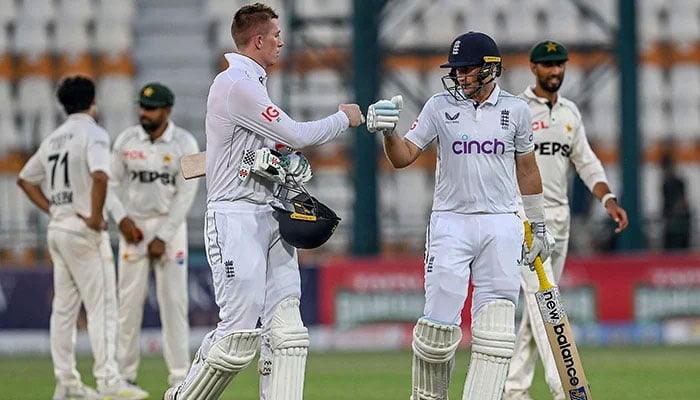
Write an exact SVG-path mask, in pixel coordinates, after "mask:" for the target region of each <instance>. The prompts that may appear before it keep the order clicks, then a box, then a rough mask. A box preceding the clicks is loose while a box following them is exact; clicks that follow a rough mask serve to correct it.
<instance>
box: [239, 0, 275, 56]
mask: <svg viewBox="0 0 700 400" xmlns="http://www.w3.org/2000/svg"><path fill="white" fill-rule="evenodd" d="M277 18H279V16H278V15H277V13H276V12H275V10H273V9H272V7H270V6H268V5H266V4H263V3H255V4H248V5H247V6H243V7H241V8H240V9H239V10H238V11H236V14H235V15H234V16H233V22H232V23H231V37H233V42H234V43H235V44H236V46H238V47H240V46H244V45H246V44H248V43H249V42H250V40H251V39H252V38H253V36H255V35H261V34H264V33H267V29H269V28H268V23H269V22H270V20H273V19H277Z"/></svg>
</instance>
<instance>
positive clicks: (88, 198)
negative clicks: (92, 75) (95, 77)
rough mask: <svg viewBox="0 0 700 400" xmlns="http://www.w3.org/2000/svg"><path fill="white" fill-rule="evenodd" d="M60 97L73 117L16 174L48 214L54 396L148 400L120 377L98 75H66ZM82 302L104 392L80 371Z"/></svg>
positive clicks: (106, 156) (106, 155)
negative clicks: (87, 382)
mask: <svg viewBox="0 0 700 400" xmlns="http://www.w3.org/2000/svg"><path fill="white" fill-rule="evenodd" d="M57 97H58V100H59V102H60V103H61V105H62V106H63V108H64V110H65V112H66V114H68V118H67V119H66V121H65V122H64V123H63V124H62V125H61V126H59V127H58V128H57V129H56V130H55V131H54V132H53V133H51V134H50V135H49V136H48V137H46V139H44V140H43V141H42V143H41V145H40V146H39V149H38V150H37V152H36V153H35V154H34V155H33V156H32V157H31V158H30V159H29V161H27V163H26V165H25V166H24V167H23V168H22V170H21V171H20V173H19V179H18V184H19V186H20V187H21V188H22V189H23V190H24V192H25V193H26V194H27V196H29V199H30V200H31V201H32V202H33V203H34V204H36V205H37V206H38V207H39V208H40V209H41V210H42V211H44V212H47V213H48V214H49V215H50V219H49V226H48V229H47V241H48V247H49V252H50V254H51V260H52V263H53V282H54V298H53V303H52V309H51V322H50V338H51V358H52V359H53V365H54V375H55V377H56V390H55V392H54V396H53V399H54V400H68V399H102V398H103V397H105V396H107V397H109V398H112V399H144V398H146V397H147V396H148V395H147V393H145V392H142V391H140V390H138V388H135V387H133V386H132V385H129V384H127V383H126V382H125V381H124V380H123V379H122V377H121V376H120V374H119V370H118V366H117V360H116V339H117V298H116V287H115V280H116V278H115V270H114V259H113V256H112V248H111V246H110V243H109V235H108V233H107V231H106V229H105V228H106V223H105V220H104V217H103V206H104V202H105V197H106V193H107V181H108V176H109V134H108V133H107V132H106V131H105V130H104V129H102V128H101V127H100V126H99V125H97V123H96V122H95V117H96V115H97V108H96V105H95V86H94V84H93V82H92V80H90V79H89V78H85V77H81V76H72V77H67V78H65V79H64V80H63V81H61V83H60V85H59V87H58V90H57ZM42 182H43V183H44V184H45V185H46V190H47V192H46V194H45V193H44V189H42V186H41V185H42ZM81 305H82V306H84V307H85V310H86V313H87V328H88V336H89V337H90V345H91V348H92V353H93V356H94V359H95V362H94V365H93V370H92V371H93V375H94V376H95V380H96V382H97V388H98V390H99V392H100V393H97V392H96V391H95V390H94V389H92V388H90V387H88V386H86V385H84V384H83V383H82V380H81V377H80V373H78V370H77V369H76V360H75V340H76V339H75V337H76V322H77V319H78V313H79V312H80V307H81Z"/></svg>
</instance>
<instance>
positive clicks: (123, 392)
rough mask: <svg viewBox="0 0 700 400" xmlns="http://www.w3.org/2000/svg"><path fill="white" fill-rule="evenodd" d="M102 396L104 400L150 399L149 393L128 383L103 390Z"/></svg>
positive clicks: (124, 382)
mask: <svg viewBox="0 0 700 400" xmlns="http://www.w3.org/2000/svg"><path fill="white" fill-rule="evenodd" d="M100 394H101V395H102V396H103V399H104V400H144V399H147V398H148V392H147V391H145V390H143V389H141V388H140V387H138V386H136V385H133V384H131V383H129V382H127V381H121V382H119V383H117V384H115V385H112V386H107V387H105V388H102V389H101V390H100Z"/></svg>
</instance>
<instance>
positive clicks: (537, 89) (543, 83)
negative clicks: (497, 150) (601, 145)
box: [505, 40, 628, 400]
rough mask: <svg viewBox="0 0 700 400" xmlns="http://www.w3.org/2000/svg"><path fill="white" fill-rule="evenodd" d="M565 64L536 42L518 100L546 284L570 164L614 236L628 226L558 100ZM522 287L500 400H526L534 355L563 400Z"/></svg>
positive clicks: (526, 275) (555, 254) (531, 278)
mask: <svg viewBox="0 0 700 400" xmlns="http://www.w3.org/2000/svg"><path fill="white" fill-rule="evenodd" d="M568 59H569V57H568V51H567V50H566V47H564V46H563V45H562V44H560V43H557V42H555V41H552V40H545V41H542V42H539V43H537V44H536V45H535V46H533V47H532V49H531V50H530V69H531V71H532V73H533V75H534V76H535V78H536V81H535V86H532V87H528V88H527V89H526V90H525V92H523V93H522V94H521V95H520V97H522V98H523V99H525V101H527V104H528V105H529V106H530V111H531V112H532V129H533V134H534V140H535V157H536V158H537V164H538V165H539V167H540V171H541V174H542V187H543V192H544V204H545V210H546V213H545V214H546V222H547V229H548V230H549V232H551V234H552V236H553V237H554V241H555V245H554V248H553V250H552V256H551V258H550V259H549V260H545V262H544V268H545V272H546V274H547V277H548V279H549V280H550V282H558V281H559V278H561V275H562V272H563V271H564V262H565V261H566V254H567V252H568V248H569V222H570V209H569V199H568V186H569V185H568V182H569V177H568V171H569V167H570V165H571V164H573V166H574V168H575V169H576V172H577V173H578V175H579V176H580V177H581V179H582V180H583V182H584V183H585V184H586V186H587V187H588V189H589V190H590V191H591V193H593V196H595V198H596V199H598V200H600V202H601V203H602V205H603V206H604V207H605V208H606V210H607V212H608V214H609V215H610V217H611V218H612V219H613V220H614V221H615V222H616V223H617V228H616V229H615V233H619V232H622V230H623V229H625V228H626V227H627V224H628V221H627V213H626V212H625V210H624V209H623V208H622V207H620V206H619V205H618V204H617V200H616V197H615V195H614V194H612V192H611V191H610V187H609V186H608V182H607V179H606V177H605V171H604V170H603V166H602V164H601V163H600V160H598V157H596V155H595V153H593V150H592V149H591V147H590V145H589V143H588V139H587V138H586V131H585V129H584V126H583V122H582V121H581V113H580V112H579V110H578V107H576V104H574V103H573V102H572V101H571V100H569V99H567V98H565V97H562V96H560V95H558V90H559V88H560V87H561V84H562V82H563V81H564V72H565V70H566V61H567V60H568ZM522 287H523V290H524V292H525V296H524V298H525V305H526V307H525V313H523V318H522V319H521V322H520V327H519V329H518V336H517V339H516V345H515V353H514V355H513V359H512V361H511V364H510V370H509V372H508V379H507V381H506V386H505V399H509V400H527V399H531V397H530V395H529V394H528V389H529V388H530V386H531V385H532V380H533V377H534V374H535V363H536V361H537V357H538V351H539V355H540V357H541V359H542V364H543V365H544V371H545V379H546V381H547V384H548V385H549V388H550V391H551V392H552V396H553V397H554V399H556V400H563V399H565V395H564V390H563V389H562V385H561V382H560V380H559V375H558V373H557V367H556V364H555V362H554V357H553V356H552V351H551V349H550V347H549V342H548V339H547V333H546V331H545V328H544V324H543V322H542V317H541V315H540V312H539V309H538V306H537V302H536V300H535V297H534V293H535V292H536V291H537V289H538V287H539V283H538V281H537V276H536V274H535V273H534V272H532V271H530V270H529V269H528V268H523V270H522Z"/></svg>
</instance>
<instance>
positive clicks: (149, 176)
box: [131, 171, 175, 186]
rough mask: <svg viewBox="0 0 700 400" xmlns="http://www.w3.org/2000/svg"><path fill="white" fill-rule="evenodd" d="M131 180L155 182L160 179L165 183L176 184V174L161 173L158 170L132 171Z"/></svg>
mask: <svg viewBox="0 0 700 400" xmlns="http://www.w3.org/2000/svg"><path fill="white" fill-rule="evenodd" d="M131 180H132V181H139V182H141V183H153V182H155V181H160V183H162V184H163V185H173V186H175V175H174V174H173V175H170V174H168V173H165V172H163V173H160V172H158V171H131Z"/></svg>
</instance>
